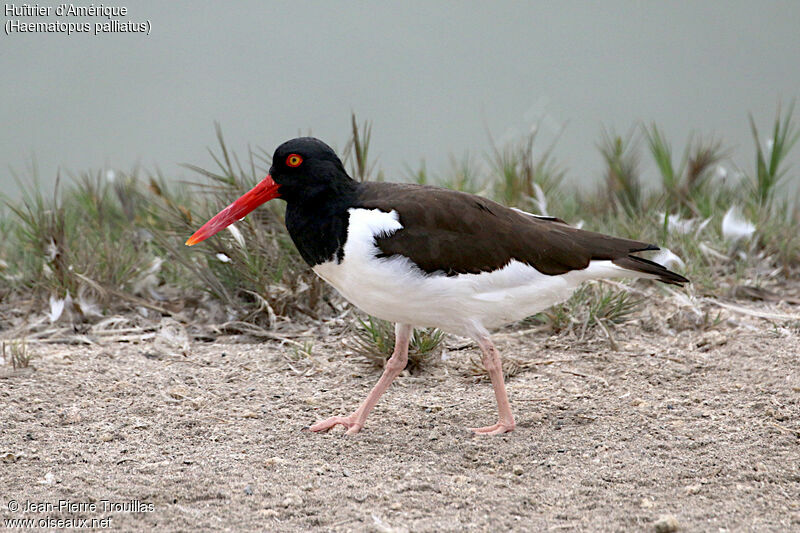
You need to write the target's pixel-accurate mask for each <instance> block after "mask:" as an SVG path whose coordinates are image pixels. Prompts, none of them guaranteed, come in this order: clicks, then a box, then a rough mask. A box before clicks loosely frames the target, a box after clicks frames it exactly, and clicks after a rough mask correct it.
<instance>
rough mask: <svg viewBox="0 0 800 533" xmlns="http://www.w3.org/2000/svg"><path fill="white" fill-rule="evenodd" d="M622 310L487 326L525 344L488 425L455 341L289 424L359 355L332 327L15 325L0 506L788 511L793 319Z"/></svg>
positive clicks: (450, 520)
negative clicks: (345, 428)
mask: <svg viewBox="0 0 800 533" xmlns="http://www.w3.org/2000/svg"><path fill="white" fill-rule="evenodd" d="M641 322H642V321H639V322H637V323H633V324H631V325H627V326H624V327H621V328H618V329H616V330H615V331H614V337H615V338H616V339H617V342H616V345H613V344H612V343H610V342H609V341H608V340H607V339H606V338H605V337H604V336H603V335H602V334H598V335H594V336H592V337H591V338H590V339H589V340H588V341H587V340H585V341H582V342H575V340H574V339H571V338H569V337H563V336H562V337H549V336H548V335H546V334H544V333H529V334H522V335H520V334H519V332H514V331H510V330H509V331H506V332H503V333H501V334H500V335H499V336H498V337H497V345H498V348H499V349H500V351H501V353H505V354H513V355H514V356H515V357H518V358H520V360H522V361H528V362H534V363H536V364H533V365H531V366H530V368H528V369H526V370H524V371H522V372H520V373H518V374H516V375H515V376H513V377H512V378H511V379H510V380H509V394H510V397H511V404H512V407H513V409H514V412H515V414H516V417H517V422H518V427H517V430H516V431H515V432H514V433H511V434H507V435H504V436H500V437H487V436H480V437H479V436H474V435H472V434H471V433H470V432H468V431H466V430H465V429H464V428H465V427H468V426H474V425H487V424H492V423H494V422H495V421H496V407H495V403H494V397H493V394H492V390H491V387H490V385H489V384H488V383H487V382H486V381H480V382H476V381H475V378H474V377H473V376H471V375H470V374H469V372H468V368H469V367H470V359H471V358H472V357H474V355H475V354H476V350H475V348H474V347H467V348H465V349H461V350H453V349H452V346H454V345H456V344H458V343H457V342H456V341H453V340H450V341H449V342H450V344H451V350H450V351H449V352H448V355H449V357H448V358H447V360H446V361H438V362H437V363H436V364H434V365H430V366H428V367H426V368H424V369H423V370H422V371H421V372H420V373H418V374H414V375H406V374H404V375H403V376H401V377H400V378H399V379H398V381H397V382H396V384H395V385H393V386H392V387H391V388H390V390H389V392H388V393H387V394H386V396H385V397H384V398H383V399H382V401H381V402H380V403H379V404H378V407H377V408H376V410H375V411H374V412H373V413H372V416H371V417H370V418H369V420H368V422H367V425H366V427H365V428H364V430H363V431H362V432H361V433H360V434H359V435H356V436H352V437H351V436H344V435H343V432H342V430H341V429H338V430H336V431H333V432H331V433H329V434H313V433H311V432H309V431H308V430H306V429H305V428H306V427H307V426H308V425H310V424H311V423H313V422H315V421H316V420H318V419H321V418H323V417H327V416H330V415H332V414H347V413H349V412H350V411H351V410H352V409H354V408H355V407H356V406H357V404H358V402H360V401H361V399H362V398H363V397H364V396H365V395H366V393H367V392H368V390H369V389H370V387H371V386H372V385H373V384H374V382H375V381H376V380H377V377H378V375H379V370H377V369H375V368H370V367H368V366H365V365H364V364H363V363H362V362H359V360H358V359H357V357H355V356H352V355H348V354H347V350H346V347H345V346H344V345H343V341H342V339H341V338H338V337H333V336H328V337H327V338H319V339H317V340H316V341H315V343H314V347H313V350H312V356H311V357H303V356H302V355H299V354H298V353H297V351H296V350H295V349H294V348H292V347H291V346H281V345H280V344H279V343H277V342H263V343H250V344H244V343H231V342H226V339H224V338H221V339H217V341H215V342H200V341H197V342H194V343H192V345H191V347H190V350H189V351H188V353H187V355H182V354H169V353H167V354H164V353H155V352H153V351H152V350H151V347H150V345H148V344H147V343H109V344H101V345H94V346H69V345H39V346H35V347H34V348H33V349H34V350H35V352H36V354H37V357H36V359H34V360H33V362H32V367H33V369H27V370H23V371H17V372H11V371H10V370H9V369H8V367H5V369H4V370H3V374H2V376H3V377H2V379H0V409H1V410H2V411H0V412H1V413H2V414H0V424H2V431H1V432H0V455H2V461H3V462H2V464H0V479H1V481H2V482H1V483H0V492H1V494H0V496H1V497H2V499H3V501H2V502H1V503H0V514H2V516H3V518H4V519H8V518H33V519H35V520H40V519H48V518H49V519H57V518H62V519H67V518H72V519H80V518H87V519H96V520H100V519H108V518H109V517H110V520H107V522H106V523H104V524H102V525H110V526H111V527H113V528H118V529H122V530H151V531H197V530H229V531H245V530H252V531H304V530H322V531H381V532H386V531H436V532H440V531H462V530H476V531H502V530H515V531H670V528H671V527H674V526H675V522H671V523H667V522H662V523H661V524H659V525H657V521H658V519H659V518H660V517H662V516H663V515H671V516H672V520H674V521H677V525H678V526H679V527H680V530H681V531H713V532H720V531H791V530H793V531H800V372H799V371H798V362H799V359H798V357H799V356H798V352H800V350H799V349H798V348H799V347H800V346H799V344H800V341H799V340H798V337H799V336H800V330H799V329H798V327H797V324H794V325H793V326H792V325H788V326H787V325H784V326H785V327H781V326H778V325H775V324H771V323H768V322H766V321H758V320H754V321H753V323H752V324H750V325H746V324H745V325H741V324H740V325H739V326H730V325H721V326H719V327H717V328H713V329H710V330H706V331H696V330H685V331H682V332H674V331H670V330H664V329H663V328H662V329H661V330H660V331H653V328H648V327H642V326H641V324H640V323H641ZM462 344H463V343H462ZM12 500H13V501H14V502H16V503H17V504H18V505H20V506H23V507H24V506H25V505H26V503H27V502H35V503H36V504H44V507H41V506H40V507H39V508H38V509H31V510H29V511H28V512H23V511H16V512H14V509H12V507H14V504H12V503H11V502H12ZM66 500H69V502H71V503H72V504H82V505H83V506H84V508H83V509H82V510H81V509H77V510H76V509H75V508H73V509H70V508H68V507H65V505H66V504H64V503H59V502H60V501H66ZM104 502H112V504H114V505H115V506H114V507H111V508H110V507H108V506H109V505H110V504H106V503H104ZM48 504H51V505H52V508H50V507H48ZM91 504H94V509H92V508H91V507H90V505H91ZM59 505H61V506H62V508H61V509H59ZM137 511H138V512H137ZM6 525H8V524H6ZM96 525H97V524H96ZM50 529H54V528H52V527H51V528H50Z"/></svg>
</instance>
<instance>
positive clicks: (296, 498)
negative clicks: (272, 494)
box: [283, 493, 303, 507]
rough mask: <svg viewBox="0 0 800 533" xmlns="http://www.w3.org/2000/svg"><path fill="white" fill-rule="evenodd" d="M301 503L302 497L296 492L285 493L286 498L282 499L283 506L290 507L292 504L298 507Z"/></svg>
mask: <svg viewBox="0 0 800 533" xmlns="http://www.w3.org/2000/svg"><path fill="white" fill-rule="evenodd" d="M301 505H303V498H301V497H300V495H298V494H295V493H291V494H289V495H287V496H286V498H284V499H283V506H284V507H292V506H295V507H299V506H301Z"/></svg>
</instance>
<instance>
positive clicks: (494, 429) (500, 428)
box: [469, 420, 516, 435]
mask: <svg viewBox="0 0 800 533" xmlns="http://www.w3.org/2000/svg"><path fill="white" fill-rule="evenodd" d="M515 427H516V423H515V422H514V421H513V420H512V421H511V422H503V421H500V422H498V423H497V424H495V425H493V426H486V427H482V428H469V429H470V431H474V432H475V433H477V434H478V435H502V434H503V433H509V432H511V431H514V428H515Z"/></svg>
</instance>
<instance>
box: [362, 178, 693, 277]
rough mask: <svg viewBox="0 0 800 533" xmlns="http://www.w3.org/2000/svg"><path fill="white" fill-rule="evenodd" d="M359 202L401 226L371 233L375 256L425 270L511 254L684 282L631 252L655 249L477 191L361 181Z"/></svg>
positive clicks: (470, 265) (479, 266) (542, 264)
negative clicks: (596, 263) (609, 265)
mask: <svg viewBox="0 0 800 533" xmlns="http://www.w3.org/2000/svg"><path fill="white" fill-rule="evenodd" d="M359 204H360V206H362V207H365V208H368V209H380V210H382V211H386V212H389V211H392V210H395V211H397V213H398V215H399V217H400V223H401V224H402V225H403V229H402V230H400V231H397V232H396V233H393V234H392V235H390V236H388V237H379V238H376V244H377V246H378V248H379V249H380V251H381V253H380V257H389V256H393V255H398V254H399V255H403V256H405V257H408V258H409V259H410V260H411V261H413V262H414V263H415V264H416V265H417V266H418V267H419V268H420V269H422V270H423V271H425V272H428V273H434V272H443V273H445V274H446V275H448V276H453V275H457V274H467V273H470V274H478V273H480V272H488V271H492V270H497V269H500V268H502V267H504V266H505V265H507V264H508V263H509V262H510V261H511V260H512V259H515V260H517V261H520V262H523V263H527V264H529V265H531V266H533V267H534V268H536V270H538V271H539V272H542V273H543V274H548V275H557V274H563V273H565V272H569V271H570V270H580V269H584V268H586V267H587V266H588V265H589V261H591V260H593V259H599V260H604V259H605V260H612V261H614V263H616V264H617V265H619V266H621V267H624V268H627V269H630V270H635V271H638V272H645V273H649V274H655V275H657V276H659V280H660V281H663V282H665V283H673V284H681V283H685V282H687V281H688V280H687V279H686V278H684V277H683V276H680V275H678V274H675V273H674V272H670V271H669V270H667V269H666V268H664V267H663V266H661V265H658V264H656V263H653V262H652V261H648V260H646V259H642V258H640V257H635V256H632V255H630V254H632V253H634V252H640V251H644V250H658V247H657V246H654V245H652V244H647V243H644V242H639V241H633V240H629V239H620V238H617V237H610V236H608V235H603V234H601V233H595V232H591V231H584V230H579V229H577V228H573V227H571V226H569V225H567V224H566V223H564V222H563V221H561V220H558V219H553V218H551V217H536V216H533V215H529V214H526V213H522V212H520V211H516V210H513V209H509V208H507V207H504V206H502V205H500V204H498V203H496V202H493V201H491V200H487V199H486V198H482V197H480V196H475V195H471V194H466V193H462V192H457V191H452V190H449V189H443V188H440V187H429V186H423V185H411V184H399V183H365V184H363V185H362V186H361V188H360V190H359Z"/></svg>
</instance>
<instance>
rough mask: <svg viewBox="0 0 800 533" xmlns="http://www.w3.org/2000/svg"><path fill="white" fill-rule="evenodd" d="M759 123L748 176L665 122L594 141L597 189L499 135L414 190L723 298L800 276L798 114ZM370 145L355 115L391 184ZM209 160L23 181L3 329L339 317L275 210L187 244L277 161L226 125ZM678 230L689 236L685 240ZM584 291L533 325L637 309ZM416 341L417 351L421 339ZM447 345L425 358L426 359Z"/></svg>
mask: <svg viewBox="0 0 800 533" xmlns="http://www.w3.org/2000/svg"><path fill="white" fill-rule="evenodd" d="M754 124H755V122H754V120H753V119H752V118H751V125H752V134H753V143H754V149H753V153H754V157H753V159H752V160H753V161H754V164H753V167H752V168H750V169H744V175H743V177H742V178H741V179H734V178H733V177H731V176H730V175H729V176H727V177H725V178H724V179H723V177H722V176H721V174H720V168H721V166H722V165H724V166H728V167H729V166H730V161H729V158H730V157H731V156H732V155H734V152H733V151H732V150H731V149H730V148H728V147H727V146H726V145H725V144H724V143H723V142H722V141H720V140H716V139H706V138H701V137H699V136H694V137H693V138H691V139H690V141H689V142H688V143H687V145H686V146H685V147H684V148H683V150H681V151H678V153H680V154H681V157H680V160H676V158H675V155H674V153H675V152H676V150H674V149H673V147H672V145H671V143H670V141H669V139H667V138H666V135H665V134H664V132H663V130H661V129H660V128H659V127H658V126H657V125H655V124H650V125H647V126H644V125H641V126H639V127H637V128H633V129H631V131H630V133H628V134H627V135H626V136H620V135H617V134H615V133H614V132H606V133H604V135H603V137H602V138H601V140H600V141H599V143H598V148H599V150H600V152H601V154H602V156H603V161H604V166H603V168H600V169H598V172H597V175H598V176H599V177H602V179H598V180H597V183H596V185H595V186H594V187H591V186H587V184H585V183H584V184H582V186H581V188H580V189H578V188H577V187H573V186H570V185H568V184H566V181H565V177H566V175H567V171H566V166H565V165H563V164H562V163H560V162H558V161H556V160H555V158H554V156H553V151H552V148H553V147H552V146H539V144H538V143H537V140H536V136H535V134H532V135H530V136H527V137H525V138H523V139H520V140H519V141H517V142H512V143H510V144H508V145H505V146H497V145H496V144H495V143H494V141H492V140H491V139H490V142H489V149H488V150H487V155H486V156H485V159H483V160H482V159H481V158H480V157H476V156H472V155H469V154H465V155H463V156H462V157H460V158H452V160H451V165H450V168H449V169H448V170H446V171H445V172H444V173H443V174H442V175H436V176H434V175H431V174H430V173H429V172H428V171H427V169H426V168H425V165H424V163H423V164H422V165H421V166H420V167H419V169H418V170H415V171H410V172H409V179H410V180H412V181H417V182H420V183H431V184H443V185H446V186H448V187H451V188H454V189H457V190H463V191H468V192H473V193H478V194H483V195H486V196H490V197H492V198H493V199H496V200H498V201H500V202H502V203H504V204H507V205H511V206H518V207H521V208H523V209H526V210H530V211H533V212H539V213H543V212H546V213H547V214H550V215H555V216H558V217H560V218H563V219H565V220H566V221H567V222H569V223H572V224H578V223H582V224H583V227H584V228H586V229H591V230H596V231H602V232H605V233H609V234H613V235H618V236H621V237H629V238H636V239H641V240H645V241H649V242H653V243H656V244H658V245H659V246H663V247H665V248H668V249H670V250H671V251H672V252H674V253H675V254H677V255H678V256H679V257H680V258H682V260H683V261H684V262H685V268H678V269H677V270H679V271H681V272H682V273H683V274H685V275H686V276H687V277H689V278H690V279H691V280H692V281H693V284H692V286H691V288H690V290H691V291H694V292H695V293H697V294H700V295H728V294H729V293H730V289H731V287H734V286H736V285H738V284H743V283H749V284H764V283H769V282H770V281H771V280H774V279H776V278H777V279H780V278H784V279H788V278H791V277H792V276H796V275H797V271H798V265H800V208H799V207H798V203H797V202H796V198H795V199H792V198H789V197H788V195H787V194H785V191H786V190H788V188H787V182H788V181H789V180H790V179H791V178H792V177H793V176H794V177H795V179H796V174H790V170H791V169H789V168H788V167H787V166H786V158H787V155H788V154H789V153H790V151H791V150H792V149H793V148H794V146H795V144H796V142H797V141H798V138H799V136H800V132H798V129H797V127H796V124H795V122H794V118H793V107H792V106H790V107H789V108H788V110H785V111H782V110H780V109H779V110H778V114H777V116H776V117H775V119H774V123H773V126H772V128H771V140H770V142H769V143H768V142H767V140H766V139H764V137H763V134H762V133H760V132H759V131H758V130H757V129H756V127H755V125H754ZM371 136H372V126H371V124H369V123H368V122H367V123H363V124H362V125H360V126H359V122H358V121H357V120H356V118H355V116H353V117H352V121H351V124H350V128H349V132H348V137H349V141H348V142H347V143H346V144H345V146H346V148H345V150H344V151H343V158H344V160H345V164H346V166H347V168H349V169H350V171H351V172H352V174H353V176H354V177H355V178H356V179H359V180H362V181H364V180H369V179H377V180H380V179H383V175H382V173H381V172H380V170H379V168H378V165H377V162H376V161H374V160H372V159H370V150H369V147H370V141H371ZM210 153H211V155H212V157H213V159H214V161H215V168H212V169H205V168H199V167H197V166H193V165H187V168H189V169H190V170H191V171H192V172H193V173H194V174H195V175H196V176H197V182H196V183H179V182H175V181H174V180H169V179H167V177H165V176H162V175H160V174H158V173H152V174H150V175H147V174H146V173H144V172H142V171H135V172H131V173H121V172H117V173H115V174H114V175H113V179H110V178H111V176H109V175H107V174H105V173H96V172H87V173H83V174H80V175H77V176H73V177H70V178H64V177H61V178H60V179H58V180H57V182H56V186H55V188H54V189H53V190H44V189H43V188H42V187H40V186H39V185H37V182H36V180H35V179H33V180H29V181H28V182H24V181H23V180H18V181H19V183H20V184H21V188H22V197H21V199H20V200H18V201H16V200H15V201H11V200H9V199H7V198H6V199H5V201H4V202H3V203H4V207H3V208H2V209H0V231H2V234H3V235H4V236H5V238H4V239H3V241H2V242H0V305H2V306H3V307H2V308H0V327H2V318H3V313H2V309H6V310H8V309H14V306H15V303H14V302H18V301H21V300H25V301H26V302H32V303H29V308H30V309H31V310H33V311H36V310H38V311H41V312H44V311H46V310H47V309H48V308H49V306H50V300H51V298H54V299H56V300H61V299H67V298H68V297H69V299H67V302H71V303H70V304H69V305H71V307H72V308H71V309H70V313H69V316H71V317H72V319H73V320H78V321H87V322H91V321H92V320H96V319H97V315H98V314H102V315H109V314H113V313H117V312H126V311H130V310H135V309H137V308H140V307H141V306H142V305H143V303H147V304H148V305H149V307H148V308H149V309H151V310H163V312H168V313H173V314H180V313H184V315H183V316H192V315H193V314H194V313H195V311H197V310H201V309H202V310H205V312H206V316H207V319H208V320H213V321H217V322H224V321H227V320H241V321H246V322H251V323H254V324H257V325H259V326H261V327H273V326H275V324H276V322H277V321H278V320H281V319H298V318H302V319H303V320H318V319H321V318H324V317H326V316H331V315H332V314H334V313H336V312H338V311H337V305H338V304H337V303H336V296H335V295H334V293H333V292H332V290H331V289H330V288H329V287H328V286H327V285H325V284H324V283H323V282H322V281H320V280H319V279H318V278H317V277H316V276H315V275H313V273H312V272H311V270H310V269H309V268H307V266H306V265H305V264H304V263H303V261H302V260H301V258H300V257H299V254H298V253H297V251H296V250H295V248H294V246H293V244H292V243H291V240H290V239H289V237H288V235H287V233H286V231H285V228H284V225H283V205H282V204H281V203H280V202H273V203H270V204H268V205H267V206H265V207H264V208H262V209H258V210H256V211H255V212H253V213H252V214H251V215H249V216H248V217H247V218H245V219H244V220H242V221H241V222H239V223H237V224H236V225H235V229H233V230H231V231H223V232H221V233H219V234H218V235H217V236H216V237H215V238H213V239H209V240H208V241H206V242H205V243H203V245H202V246H196V247H192V248H188V247H186V246H184V245H183V242H184V241H185V240H186V238H187V237H188V236H189V235H191V234H192V233H193V232H194V231H195V230H196V229H197V228H198V227H199V226H200V225H201V224H202V223H204V222H205V221H206V220H207V219H208V218H210V217H211V216H212V215H213V214H215V213H216V212H217V211H219V210H220V209H222V208H223V207H224V206H226V205H228V204H229V203H230V202H231V201H232V200H233V199H235V198H237V197H238V196H240V195H241V194H242V193H244V192H245V191H247V190H248V189H250V188H251V187H252V186H253V185H254V184H255V183H257V182H258V181H259V180H260V179H261V178H263V176H264V175H265V173H266V169H267V168H268V167H269V163H270V161H269V159H270V156H269V151H267V150H252V149H248V150H247V152H246V157H244V158H243V159H240V158H239V157H238V156H237V155H236V153H234V152H233V151H232V150H230V149H229V148H228V147H227V146H226V143H225V140H224V138H223V136H222V132H221V130H220V128H219V126H217V148H215V149H213V150H210ZM645 163H652V164H653V166H654V167H655V168H656V170H657V172H658V176H659V178H660V179H659V182H658V183H657V185H656V186H654V187H648V186H645V183H644V180H643V178H642V168H643V166H644V164H645ZM731 174H732V173H731ZM34 178H35V176H34ZM25 183H27V184H25ZM731 206H736V207H737V208H738V209H739V210H740V211H741V213H742V214H743V216H744V217H745V218H746V219H747V220H749V221H750V222H751V223H752V224H754V225H755V227H756V231H755V234H754V235H753V236H752V238H751V239H747V240H744V241H738V242H735V243H734V242H731V241H730V240H729V239H726V236H725V235H724V233H723V229H722V220H723V216H724V214H725V213H726V212H727V211H728V209H729V208H731ZM671 217H672V218H671ZM681 225H682V227H683V228H684V229H685V230H686V231H680V230H678V229H676V227H678V226H681ZM765 273H767V274H768V275H769V276H772V278H769V277H765ZM589 287H590V288H588V289H583V290H582V291H579V292H578V293H577V294H576V295H575V296H574V297H573V300H571V301H570V302H567V303H566V304H564V306H561V307H556V308H554V309H553V310H550V311H548V312H547V314H544V315H540V316H539V317H538V318H537V320H539V321H541V322H545V323H550V324H551V325H552V328H553V329H554V330H559V329H563V328H565V327H568V324H569V323H571V322H570V321H572V323H574V322H575V321H576V320H577V321H579V322H581V323H584V322H585V323H586V324H588V326H587V327H590V326H591V325H592V324H595V323H604V322H613V321H614V320H616V319H617V317H622V318H624V317H626V316H628V315H629V313H630V311H631V310H633V309H634V308H635V307H636V301H635V300H632V299H630V298H629V297H628V296H627V295H626V294H624V293H621V292H618V291H616V290H613V289H609V288H608V287H600V288H598V287H596V286H589ZM587 313H588V314H587ZM587 317H588V318H587ZM365 324H373V326H375V324H377V322H374V323H373V322H366V323H365ZM371 327H372V326H371ZM365 328H366V330H367V331H369V330H370V327H367V326H366V325H365ZM375 328H376V329H375V332H377V335H378V336H379V337H381V339H378V340H380V343H383V344H387V343H390V339H393V332H392V331H386V332H384V331H383V330H381V329H380V328H378V327H377V326H375ZM430 335H431V337H430V339H434V338H435V334H434V333H430ZM418 340H419V342H420V343H421V346H422V345H424V344H425V342H427V341H426V340H425V339H423V338H420V339H418ZM373 341H376V342H377V340H376V339H373ZM370 342H372V341H369V342H367V343H366V344H367V345H370ZM380 343H377V344H376V343H375V342H372V345H371V347H370V348H369V349H370V350H372V351H373V352H375V353H377V354H379V357H384V356H385V355H386V354H387V353H390V352H391V346H388V344H387V345H386V346H383V345H382V344H380ZM437 343H438V341H437V342H435V343H434V345H432V347H431V348H430V349H425V348H424V347H422V348H421V349H422V351H423V352H432V351H433V350H434V349H435V348H436V346H435V345H436V344H437ZM387 350H388V352H387ZM380 354H382V355H380Z"/></svg>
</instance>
